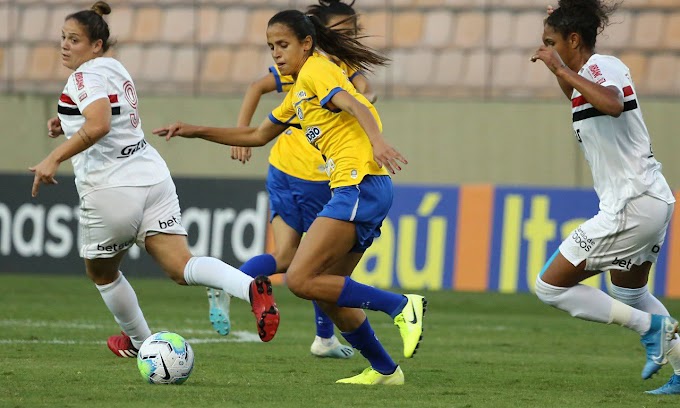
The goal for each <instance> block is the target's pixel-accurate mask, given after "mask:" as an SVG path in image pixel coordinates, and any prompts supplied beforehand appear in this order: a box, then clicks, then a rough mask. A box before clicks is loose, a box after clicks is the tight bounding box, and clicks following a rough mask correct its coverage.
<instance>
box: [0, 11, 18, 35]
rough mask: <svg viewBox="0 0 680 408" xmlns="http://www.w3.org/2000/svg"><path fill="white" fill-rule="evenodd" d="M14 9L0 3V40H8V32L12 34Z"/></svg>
mask: <svg viewBox="0 0 680 408" xmlns="http://www.w3.org/2000/svg"><path fill="white" fill-rule="evenodd" d="M14 15H15V11H14V10H13V9H10V8H9V6H8V5H6V4H5V5H0V42H5V41H9V38H10V34H12V35H13V34H14V32H13V31H14V28H13V27H12V25H13V24H10V23H12V22H14V21H15V19H14Z"/></svg>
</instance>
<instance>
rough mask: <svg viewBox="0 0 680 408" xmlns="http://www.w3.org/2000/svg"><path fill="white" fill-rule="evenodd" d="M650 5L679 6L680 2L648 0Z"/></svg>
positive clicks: (673, 0) (674, 0)
mask: <svg viewBox="0 0 680 408" xmlns="http://www.w3.org/2000/svg"><path fill="white" fill-rule="evenodd" d="M647 5H648V6H660V7H668V8H675V9H677V8H678V2H677V1H676V0H648V2H647Z"/></svg>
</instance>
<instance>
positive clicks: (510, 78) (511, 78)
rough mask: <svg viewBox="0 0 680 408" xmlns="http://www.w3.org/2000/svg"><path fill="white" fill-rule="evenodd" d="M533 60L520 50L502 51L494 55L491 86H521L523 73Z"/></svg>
mask: <svg viewBox="0 0 680 408" xmlns="http://www.w3.org/2000/svg"><path fill="white" fill-rule="evenodd" d="M530 63H531V62H530V61H529V58H528V57H526V56H525V55H524V54H523V53H520V52H519V51H514V50H509V51H501V52H498V53H496V54H494V55H493V57H492V60H491V66H490V68H491V86H492V87H493V88H501V89H508V88H510V89H512V88H519V87H520V86H521V85H523V84H521V80H522V73H523V71H524V70H525V69H526V68H527V66H528V65H529V64H530Z"/></svg>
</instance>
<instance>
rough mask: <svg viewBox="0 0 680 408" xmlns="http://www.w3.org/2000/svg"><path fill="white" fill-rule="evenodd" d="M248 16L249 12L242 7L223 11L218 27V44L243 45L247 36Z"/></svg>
mask: <svg viewBox="0 0 680 408" xmlns="http://www.w3.org/2000/svg"><path fill="white" fill-rule="evenodd" d="M248 15H249V12H248V10H247V9H245V8H242V7H229V8H227V9H225V10H224V11H222V13H221V16H220V22H219V25H218V27H217V41H218V43H219V44H241V43H242V42H243V41H244V39H245V36H246V30H247V27H248V21H249V16H248ZM263 35H264V34H263Z"/></svg>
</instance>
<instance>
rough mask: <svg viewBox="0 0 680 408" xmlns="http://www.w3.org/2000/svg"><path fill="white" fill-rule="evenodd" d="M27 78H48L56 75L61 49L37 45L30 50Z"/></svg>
mask: <svg viewBox="0 0 680 408" xmlns="http://www.w3.org/2000/svg"><path fill="white" fill-rule="evenodd" d="M28 58H29V60H28V61H29V62H28V72H27V75H26V79H34V80H47V79H51V78H52V76H53V75H54V68H55V63H56V61H57V59H58V58H59V50H58V49H57V48H55V47H53V46H50V45H45V46H37V47H35V48H33V49H32V50H31V51H30V54H29V57H28Z"/></svg>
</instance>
